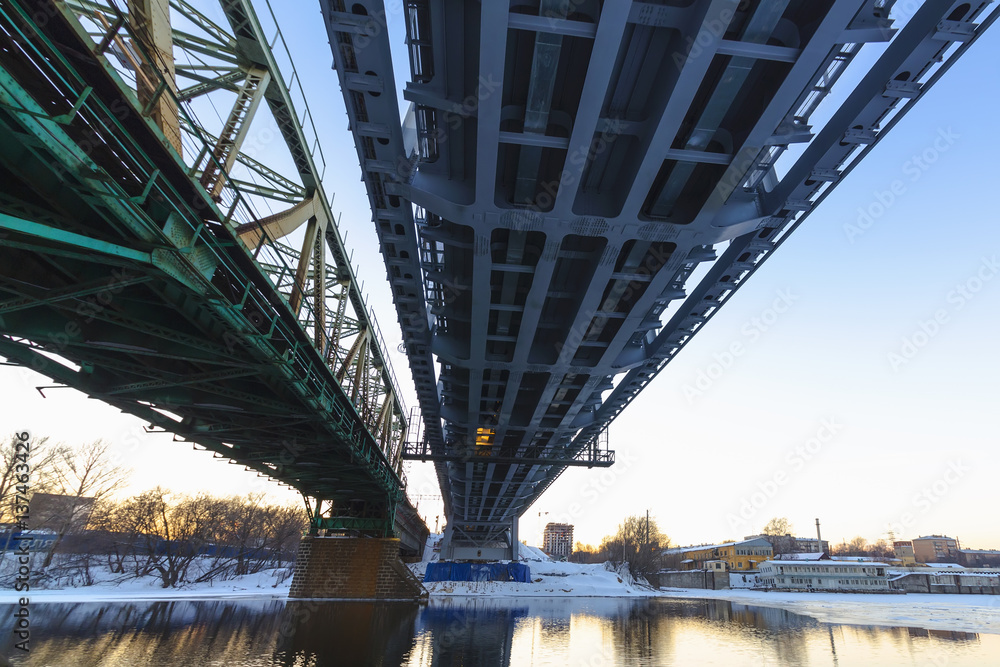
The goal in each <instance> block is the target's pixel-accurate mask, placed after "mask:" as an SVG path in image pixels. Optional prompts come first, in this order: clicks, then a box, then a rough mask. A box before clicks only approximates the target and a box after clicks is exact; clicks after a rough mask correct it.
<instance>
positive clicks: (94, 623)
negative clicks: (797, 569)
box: [0, 598, 1000, 667]
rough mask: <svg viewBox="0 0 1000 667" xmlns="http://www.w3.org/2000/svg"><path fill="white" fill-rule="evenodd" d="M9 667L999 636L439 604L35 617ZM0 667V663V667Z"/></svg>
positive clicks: (890, 646)
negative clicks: (24, 646)
mask: <svg viewBox="0 0 1000 667" xmlns="http://www.w3.org/2000/svg"><path fill="white" fill-rule="evenodd" d="M12 611H13V608H12V607H10V606H6V607H4V606H0V619H3V620H2V621H0V632H2V633H3V635H2V636H3V640H2V641H4V642H7V643H6V645H4V646H2V647H0V649H2V650H3V655H6V656H12V657H13V660H14V664H17V665H52V666H54V667H60V666H62V665H73V666H74V667H75V666H79V667H97V666H104V665H150V666H152V667H164V666H167V665H170V666H174V665H192V666H193V665H198V666H201V665H226V666H227V667H228V666H232V667H293V666H294V667H325V666H332V665H337V666H338V667H340V666H345V667H347V666H352V665H366V666H367V665H377V666H385V667H389V666H395V665H407V666H408V667H451V666H459V665H461V666H463V667H474V666H476V665H483V666H490V667H494V666H507V665H514V666H517V667H520V666H521V665H533V666H534V665H537V666H539V667H540V666H543V665H558V666H559V667H569V666H576V665H580V666H586V667H597V666H601V665H608V666H610V665H622V666H624V665H628V666H632V665H639V666H645V665H689V664H691V665H695V664H696V665H727V666H731V665H869V664H877V665H925V664H931V665H940V664H948V665H949V666H961V665H977V666H978V665H985V664H1000V636H996V635H977V634H970V633H964V632H941V631H934V630H921V629H916V628H881V627H874V626H850V625H829V624H824V623H819V622H817V621H815V620H813V619H811V618H808V617H804V616H799V615H797V614H793V613H791V612H788V611H784V610H781V609H773V608H767V607H754V606H750V605H744V604H737V603H730V602H726V601H722V600H681V599H648V600H628V599H614V598H582V599H581V598H577V599H573V598H561V599H560V598H548V599H545V598H522V599H504V598H450V599H449V598H445V599H434V600H432V601H431V603H430V604H429V605H428V606H426V607H418V606H417V605H415V604H408V603H366V602H339V603H336V602H314V601H290V602H286V601H281V600H228V601H199V602H195V601H174V602H136V603H87V604H35V605H34V606H33V608H32V625H31V632H32V650H31V654H30V655H29V656H27V657H25V656H24V655H23V654H20V652H18V651H14V650H13V647H12V645H11V642H10V640H9V637H11V634H10V624H9V622H8V621H7V619H10V618H11V615H10V614H11V612H12ZM0 662H2V661H0Z"/></svg>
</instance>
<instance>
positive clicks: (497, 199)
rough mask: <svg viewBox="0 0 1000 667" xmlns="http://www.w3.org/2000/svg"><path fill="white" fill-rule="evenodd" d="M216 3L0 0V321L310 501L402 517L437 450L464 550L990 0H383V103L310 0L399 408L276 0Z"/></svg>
mask: <svg viewBox="0 0 1000 667" xmlns="http://www.w3.org/2000/svg"><path fill="white" fill-rule="evenodd" d="M220 4H221V10H222V15H224V16H225V19H226V24H227V25H219V24H217V23H214V22H213V21H212V20H210V19H209V18H208V17H207V16H206V15H205V14H203V13H201V12H199V11H198V10H197V9H196V8H195V7H194V6H192V5H191V4H189V2H188V1H187V0H68V1H66V2H61V1H56V0H8V1H7V2H5V3H4V4H3V6H2V7H0V184H2V186H0V355H2V356H4V357H6V358H7V359H8V360H9V361H10V362H11V363H15V364H20V365H24V366H27V367H30V368H34V369H36V370H38V371H39V372H41V373H43V374H45V375H47V376H48V377H50V378H52V379H53V380H54V381H55V382H56V383H58V384H59V385H60V386H61V385H65V386H71V387H75V388H77V389H79V390H81V391H83V392H85V393H87V394H88V395H89V396H92V397H94V398H97V399H100V400H103V401H105V402H107V403H109V404H111V405H113V406H115V407H118V408H120V409H121V410H123V411H125V412H128V413H131V414H134V415H137V416H139V417H140V418H142V419H144V420H146V421H148V422H149V423H150V424H151V425H153V426H154V427H155V428H157V429H163V430H164V431H167V432H171V433H173V434H175V435H174V437H175V439H179V440H183V441H187V442H191V443H193V444H194V446H196V447H199V448H206V449H208V450H211V451H212V452H214V454H215V455H216V456H217V457H219V458H223V459H226V460H229V461H230V462H233V463H237V464H240V465H245V466H247V467H248V468H249V469H251V470H254V471H256V472H258V473H259V474H262V475H267V476H268V477H271V478H274V479H276V480H278V481H280V482H282V483H285V484H288V485H290V486H292V487H294V488H296V489H297V490H299V491H300V492H301V493H302V494H303V496H304V497H305V498H306V501H307V507H308V510H309V513H310V516H311V519H312V529H313V532H317V533H318V532H327V533H336V534H341V535H361V536H378V537H384V536H389V535H393V534H400V535H401V536H402V537H403V538H404V542H408V543H409V544H410V546H411V549H412V550H414V551H415V550H416V549H417V548H418V547H419V546H420V544H421V543H422V540H421V534H425V532H426V527H425V526H422V525H421V524H420V522H419V520H418V519H415V516H414V512H413V511H412V508H409V506H408V504H407V503H406V502H405V494H404V486H405V480H404V479H403V475H402V461H403V460H405V459H413V460H425V461H433V462H434V465H435V467H436V471H437V475H438V480H439V482H440V485H441V489H442V495H443V498H444V503H445V509H446V514H447V520H448V527H447V531H446V542H445V544H444V552H443V555H444V557H451V558H483V559H486V558H502V557H513V556H515V555H516V548H517V518H518V516H519V515H520V514H522V513H523V512H524V511H525V510H526V508H527V507H528V506H529V505H530V504H531V503H532V502H533V501H534V500H535V499H537V498H538V497H539V495H540V494H541V493H542V492H543V491H544V490H545V489H546V488H547V487H548V486H549V485H550V484H551V483H552V482H553V481H554V480H555V479H556V478H557V477H558V476H559V475H560V474H561V473H562V471H563V470H565V469H566V467H568V466H573V465H579V466H587V467H596V466H606V465H610V464H611V463H612V462H613V460H614V455H613V452H611V451H610V450H609V449H608V446H607V439H606V433H607V427H608V425H609V424H610V422H611V421H612V420H613V419H614V418H615V417H616V416H617V415H618V414H619V413H620V412H621V411H622V410H623V409H624V408H625V406H626V405H628V403H629V402H630V401H631V400H632V399H633V398H634V397H635V396H636V395H637V394H638V392H639V391H641V390H642V388H643V387H644V386H646V385H647V384H648V383H649V382H650V381H651V380H652V378H653V377H655V375H656V374H657V373H658V372H659V371H660V370H662V368H663V367H664V366H665V365H666V364H667V363H668V362H669V361H670V360H671V359H672V358H673V357H674V355H676V354H677V353H678V352H679V351H680V350H681V349H682V348H683V347H684V345H685V344H686V343H687V342H688V341H689V340H690V338H691V336H693V335H694V334H695V333H696V332H697V331H698V330H699V329H700V328H701V327H702V326H704V324H705V323H706V322H707V321H708V320H709V319H710V318H711V317H712V315H713V314H714V313H715V312H716V311H717V310H718V309H719V308H720V307H721V306H722V305H724V304H725V302H726V301H727V300H728V299H729V298H730V297H731V296H732V295H733V294H734V293H735V292H736V290H738V289H739V288H740V287H741V286H742V285H743V284H744V283H745V282H746V281H747V279H748V278H749V277H750V276H751V275H752V274H753V272H754V271H756V269H757V268H758V267H759V266H760V265H761V263H762V262H763V261H764V260H766V259H767V257H769V256H770V254H771V253H772V252H773V251H774V250H775V249H776V248H777V247H778V245H780V244H781V243H782V241H783V240H784V239H785V238H786V237H787V235H788V234H789V233H790V232H791V231H793V230H794V229H795V228H796V227H797V226H798V225H799V224H801V223H802V221H803V220H804V219H805V218H806V217H807V216H808V215H809V213H810V212H811V211H812V210H813V209H814V208H815V207H816V206H818V205H819V204H820V203H821V202H822V201H823V199H824V198H825V197H826V195H827V194H828V193H829V192H830V191H831V190H832V189H833V188H834V187H836V185H837V183H839V182H840V180H841V179H843V178H844V177H845V176H846V175H847V174H848V173H849V172H850V170H851V169H852V168H853V167H854V165H855V164H857V163H858V161H860V160H862V159H864V157H865V156H866V155H867V154H868V151H870V150H872V148H873V147H874V146H875V145H876V144H877V143H878V141H879V140H880V139H881V137H882V136H883V135H884V134H885V133H886V132H887V131H889V130H890V129H892V127H894V126H895V124H896V123H897V122H898V121H899V120H900V119H901V118H902V117H903V115H904V114H905V112H906V111H907V110H908V109H909V108H910V107H911V105H912V104H914V103H916V101H918V100H919V99H920V97H922V96H923V95H924V94H925V93H926V91H927V90H928V89H929V88H930V87H931V86H932V85H933V84H934V82H935V81H937V79H938V78H939V77H940V76H942V75H943V74H944V73H945V72H946V70H947V69H948V67H949V66H950V65H951V63H953V62H954V61H955V59H956V58H958V57H960V56H961V55H962V54H963V53H964V52H965V51H966V50H967V49H968V48H969V46H970V45H971V44H972V43H974V42H975V40H976V39H977V38H978V37H979V36H980V35H981V34H982V33H983V31H984V30H985V29H986V28H987V27H988V26H989V25H990V24H991V23H992V22H993V20H995V18H996V16H997V10H996V9H992V10H991V8H990V7H989V3H986V2H973V3H962V2H954V1H952V0H945V1H939V0H927V1H925V2H923V3H915V2H914V3H905V4H906V12H904V15H900V16H897V14H898V13H899V11H902V10H900V8H898V7H894V5H895V3H894V2H893V1H892V0H744V1H743V2H740V1H739V0H704V1H688V2H628V1H624V0H622V1H616V2H611V1H608V2H603V3H602V2H600V1H599V0H558V1H557V0H512V1H511V2H501V1H496V2H494V1H490V2H483V3H466V2H458V1H456V0H447V1H440V2H431V1H429V0H407V1H406V2H405V3H404V4H403V6H402V8H403V10H404V12H405V23H406V29H407V44H406V45H407V48H408V50H409V60H410V72H409V75H408V82H407V83H406V85H405V87H404V88H403V98H404V100H405V101H408V102H409V103H410V112H409V113H408V114H407V115H406V119H405V121H404V120H402V119H401V117H400V111H399V109H400V107H399V103H400V100H399V99H398V96H397V93H396V90H397V89H396V84H395V75H394V72H393V69H392V60H391V56H390V48H389V43H390V42H389V35H388V30H387V26H386V21H385V18H386V9H385V7H384V6H383V5H382V3H381V2H380V1H375V0H361V1H359V2H349V1H342V0H320V6H321V9H322V13H323V20H324V23H325V26H326V29H327V31H328V34H329V41H330V45H331V48H332V54H333V60H334V64H335V68H336V76H337V77H338V78H339V81H340V86H341V90H342V92H343V94H344V99H345V102H346V108H347V113H348V116H349V120H350V128H351V132H352V133H353V138H354V141H355V146H356V148H357V152H358V158H359V163H360V166H361V170H362V176H363V179H364V183H365V186H366V188H367V192H368V196H369V200H370V204H371V209H372V214H373V220H374V222H375V229H376V232H377V234H378V238H379V241H380V248H381V252H382V254H383V257H384V260H385V265H386V269H387V274H388V281H389V284H390V286H391V290H392V295H393V299H394V302H395V306H396V310H397V319H398V321H399V323H400V326H401V328H402V332H403V340H404V346H405V350H406V354H407V357H408V360H409V363H410V367H411V373H412V375H413V380H414V384H415V386H416V391H417V398H418V402H419V413H420V414H419V415H410V414H408V413H407V410H406V408H405V406H404V405H403V401H402V399H401V393H400V390H399V388H398V386H397V383H396V381H395V378H394V376H393V373H392V370H391V368H390V366H389V363H388V359H387V357H386V353H385V346H384V344H383V342H382V338H381V336H380V334H379V330H378V325H377V324H376V322H375V319H374V316H373V315H372V313H371V312H370V309H369V308H368V307H367V305H366V303H365V299H364V295H363V293H362V290H361V289H360V287H359V285H358V281H357V279H356V276H355V271H354V269H353V267H352V264H351V261H350V253H349V252H348V250H347V248H346V247H345V244H344V241H343V239H342V238H341V236H340V234H339V232H338V229H337V224H336V223H337V221H336V219H335V217H334V215H333V212H332V209H331V204H330V199H329V197H328V195H327V194H326V192H325V191H324V188H323V183H322V178H323V168H324V163H325V161H324V158H323V155H322V150H321V147H320V146H319V144H318V141H317V139H316V133H315V126H314V118H313V116H312V114H311V113H310V112H309V110H308V107H307V105H306V104H305V94H304V91H303V90H302V88H301V83H300V81H299V78H298V74H297V72H296V71H295V70H294V67H292V66H291V64H290V59H289V58H288V57H287V48H286V47H285V45H284V38H283V36H282V35H281V33H280V31H278V30H277V28H276V24H277V21H276V19H275V15H274V12H273V11H270V9H271V8H270V6H269V5H268V6H267V8H268V10H269V11H268V12H266V13H265V12H262V13H261V15H260V16H258V15H257V14H256V13H255V12H254V9H253V8H252V7H251V5H250V2H249V0H220ZM902 4H903V3H901V5H902ZM259 6H260V5H259ZM896 10H899V11H896ZM869 45H871V46H869ZM866 47H867V48H879V49H881V51H880V55H879V56H878V58H877V60H876V61H875V63H874V64H873V65H872V67H871V68H870V70H869V71H868V72H867V73H865V74H864V76H863V77H861V80H860V81H859V82H858V83H857V84H854V85H852V86H848V89H847V90H845V91H843V92H844V93H845V94H844V95H843V96H842V101H839V102H838V103H836V104H835V105H834V106H835V108H834V109H833V110H832V113H829V114H825V115H824V116H823V117H824V120H823V121H822V122H819V121H816V120H815V119H814V113H813V112H814V111H815V110H816V109H817V107H818V106H819V105H820V104H821V103H822V102H823V101H824V100H825V99H826V98H827V96H828V94H829V93H830V91H831V89H832V88H833V87H834V85H835V84H836V83H837V81H838V79H839V78H840V76H841V74H842V73H843V72H844V71H845V69H846V68H847V67H848V66H849V65H850V64H851V62H852V61H853V60H854V58H855V57H856V56H857V54H858V53H859V52H860V51H862V50H863V49H864V48H866ZM331 83H332V78H331ZM828 101H831V102H832V100H828ZM214 114H218V116H217V118H218V122H214V121H212V120H211V118H212V117H213V115H214ZM818 116H819V114H817V115H816V117H818ZM321 120H323V121H324V122H328V120H329V119H326V118H324V119H321ZM262 123H263V124H264V125H263V126H262V125H261V124H262ZM268 123H270V124H268ZM269 127H274V128H276V131H277V134H278V135H280V139H281V141H272V142H271V143H270V144H269V145H265V144H267V141H266V140H263V139H262V137H263V136H265V135H266V134H267V131H266V130H267V128H269ZM276 145H281V146H283V147H284V148H285V149H287V151H286V152H285V153H283V154H282V155H280V156H276V155H275V153H274V152H273V150H274V147H275V146H276ZM789 147H791V148H792V149H793V150H791V151H788V152H787V153H786V150H788V149H789ZM783 157H784V158H785V160H784V162H783V163H782V165H781V168H780V169H776V168H775V165H776V164H777V163H778V161H779V160H781V159H782V158H783ZM281 163H286V164H287V165H289V167H288V170H287V171H285V172H284V173H283V171H282V169H279V168H277V165H278V164H281ZM699 269H700V270H699ZM332 542H336V541H331V543H332ZM296 576H298V575H296Z"/></svg>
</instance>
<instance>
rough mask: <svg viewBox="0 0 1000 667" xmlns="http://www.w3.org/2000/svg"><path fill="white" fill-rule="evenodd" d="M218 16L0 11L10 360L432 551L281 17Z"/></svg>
mask: <svg viewBox="0 0 1000 667" xmlns="http://www.w3.org/2000/svg"><path fill="white" fill-rule="evenodd" d="M268 9H270V8H269V7H268ZM222 10H223V13H224V15H225V17H226V19H227V22H228V24H227V25H218V24H216V23H213V22H212V21H211V20H209V19H208V18H207V17H206V16H204V15H203V14H202V13H199V12H198V11H197V10H195V8H194V7H192V6H191V5H189V4H188V3H187V2H184V0H170V2H169V5H168V3H167V2H166V0H135V1H134V2H133V1H130V2H128V3H126V2H125V1H124V0H100V1H98V2H92V1H91V0H72V1H71V2H68V3H63V2H53V1H52V0H11V1H10V2H4V3H3V5H2V7H0V183H2V189H0V355H2V356H4V357H6V358H7V359H8V360H9V361H10V362H12V363H16V364H21V365H24V366H27V367H29V368H32V369H35V370H37V371H38V372H40V373H42V374H44V375H46V376H48V377H50V378H52V379H53V380H54V381H55V382H57V383H60V384H62V385H66V386H69V387H73V388H76V389H78V390H80V391H82V392H84V393H86V394H87V395H89V396H91V397H94V398H97V399H100V400H102V401H105V402H106V403H109V404H110V405H113V406H115V407H117V408H119V409H121V410H122V411H124V412H127V413H131V414H133V415H136V416H138V417H140V418H142V419H143V420H146V421H147V422H148V423H149V424H150V425H152V426H153V427H157V428H162V429H164V430H166V431H169V432H172V433H173V434H175V436H174V437H175V439H179V440H184V441H188V442H191V443H193V445H194V446H195V447H196V448H204V449H208V450H211V451H212V452H214V454H215V457H217V458H222V459H226V460H228V461H229V462H231V463H238V464H241V465H244V466H246V467H247V468H248V469H250V470H252V471H256V472H257V473H259V474H261V475H266V476H268V477H270V478H273V479H275V480H277V481H279V482H281V483H283V484H287V485H289V486H291V487H294V488H295V489H297V490H298V491H300V492H301V493H302V494H303V497H304V498H305V499H306V506H307V510H308V511H309V513H310V516H311V518H312V525H313V528H314V529H315V530H319V529H325V530H329V531H337V532H342V533H347V534H362V535H375V536H391V535H392V534H393V533H394V531H395V533H396V534H397V535H400V536H401V537H403V538H404V544H409V546H410V547H411V548H413V549H415V548H417V546H418V544H419V545H421V546H422V540H423V538H422V537H420V533H422V532H424V533H425V532H426V527H424V526H423V525H422V522H421V521H420V520H419V518H418V517H416V514H415V513H414V512H413V510H412V507H410V506H409V503H408V502H407V501H406V500H405V493H404V485H405V480H404V478H403V473H402V459H401V450H402V447H403V443H404V441H405V439H406V430H407V415H406V409H405V407H404V405H403V402H402V398H401V395H400V391H399V388H398V386H397V383H396V379H395V377H394V376H393V371H392V368H391V367H390V365H389V360H388V359H387V357H386V353H385V343H384V341H383V339H382V335H381V333H380V331H379V327H378V324H377V323H376V320H375V317H374V315H373V314H372V313H371V312H370V309H369V308H368V306H367V305H366V303H365V297H364V295H363V294H362V292H361V290H360V288H359V285H358V281H357V279H356V277H355V272H354V269H353V268H352V264H351V262H350V254H349V252H348V251H347V249H346V248H345V246H344V242H343V240H342V238H341V236H340V233H339V232H338V229H337V220H336V218H335V217H334V214H333V212H332V210H331V208H330V198H329V197H328V195H327V193H326V192H324V189H323V184H322V177H323V170H324V168H325V160H324V157H323V154H322V151H321V148H320V146H319V145H318V142H317V139H316V132H315V127H314V124H313V118H312V116H311V114H310V112H309V109H308V106H307V105H306V104H305V97H304V95H303V91H302V89H301V85H300V84H299V80H298V75H297V73H296V71H295V69H294V67H293V66H292V65H291V60H290V57H289V56H288V52H287V47H286V46H285V44H284V41H283V39H284V38H283V36H282V34H281V33H280V31H279V30H278V29H277V25H276V21H275V20H274V15H273V13H272V14H269V15H268V16H266V17H265V18H267V19H268V21H263V20H261V19H259V18H258V16H257V15H256V14H255V12H254V10H253V8H252V7H251V5H250V3H249V2H248V1H247V0H223V2H222ZM268 116H270V119H268V118H267V117H268ZM206 118H211V119H212V120H213V121H215V122H214V124H213V123H212V122H204V119H206ZM268 121H269V122H268ZM274 127H276V128H277V130H273V132H272V129H271V128H274ZM258 128H264V129H262V130H261V129H258ZM266 132H272V133H273V134H274V135H275V136H274V140H272V141H271V142H270V145H269V150H273V149H274V147H275V146H277V147H280V148H281V149H282V153H281V155H280V156H279V157H280V160H283V161H284V162H285V163H287V164H288V165H289V169H288V173H279V171H277V170H275V169H273V168H272V167H269V166H268V164H267V163H268V162H271V163H272V164H273V162H274V161H275V160H272V159H270V158H266V157H263V156H262V155H255V152H256V149H257V146H255V145H254V137H259V136H261V134H262V133H266ZM280 160H278V161H280Z"/></svg>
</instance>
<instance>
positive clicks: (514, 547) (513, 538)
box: [510, 516, 521, 561]
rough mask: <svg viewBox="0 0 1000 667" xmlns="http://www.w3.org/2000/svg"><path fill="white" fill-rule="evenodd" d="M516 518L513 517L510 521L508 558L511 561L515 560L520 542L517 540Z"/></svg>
mask: <svg viewBox="0 0 1000 667" xmlns="http://www.w3.org/2000/svg"><path fill="white" fill-rule="evenodd" d="M517 520H518V517H516V516H515V517H514V518H513V519H511V521H510V559H511V560H512V561H517V555H518V554H517V552H518V549H519V548H520V546H521V543H520V542H518V541H517Z"/></svg>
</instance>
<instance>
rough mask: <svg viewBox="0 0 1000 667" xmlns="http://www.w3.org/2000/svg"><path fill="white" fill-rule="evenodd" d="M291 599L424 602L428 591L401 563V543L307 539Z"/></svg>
mask: <svg viewBox="0 0 1000 667" xmlns="http://www.w3.org/2000/svg"><path fill="white" fill-rule="evenodd" d="M288 597H290V598H339V599H343V600H421V599H426V598H427V591H426V590H425V589H424V587H423V585H422V584H421V583H420V580H419V579H417V578H416V577H415V576H414V575H413V573H412V572H410V570H409V568H407V567H406V566H405V565H403V562H402V561H401V560H400V559H399V540H398V539H395V538H383V539H379V538H366V537H312V536H308V535H307V536H305V537H303V538H302V542H301V543H300V544H299V553H298V556H297V557H296V559H295V574H294V575H293V576H292V586H291V588H290V589H289V591H288Z"/></svg>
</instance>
